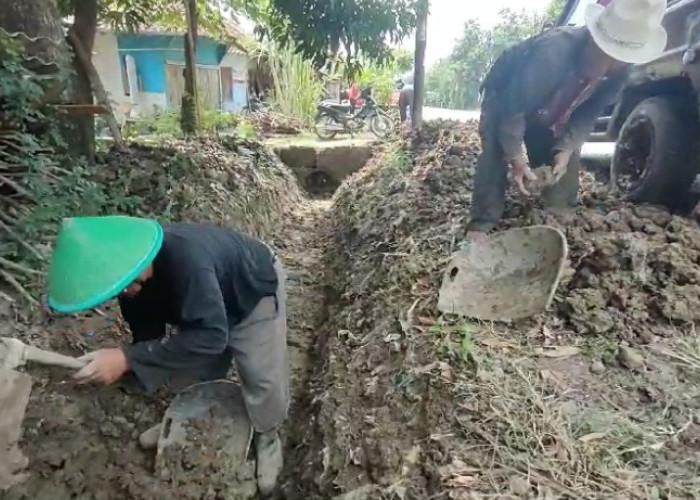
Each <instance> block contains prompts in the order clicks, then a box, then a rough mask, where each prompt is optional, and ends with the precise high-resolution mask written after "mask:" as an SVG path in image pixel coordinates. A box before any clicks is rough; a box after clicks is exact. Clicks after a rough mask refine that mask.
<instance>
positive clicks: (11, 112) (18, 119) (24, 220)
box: [0, 37, 129, 272]
mask: <svg viewBox="0 0 700 500" xmlns="http://www.w3.org/2000/svg"><path fill="white" fill-rule="evenodd" d="M23 62H24V59H23V53H22V50H21V49H20V48H19V46H17V45H15V44H14V43H13V41H12V40H10V39H8V38H6V37H0V94H1V95H2V99H0V123H2V124H3V126H2V129H1V130H0V174H3V175H12V176H13V178H14V179H16V180H15V183H16V184H15V185H14V186H13V188H14V193H13V192H11V191H3V193H2V194H0V212H2V213H3V222H4V223H5V224H11V225H12V226H13V228H14V232H15V234H17V235H18V238H19V239H20V240H19V241H26V240H29V241H39V242H45V241H46V239H47V238H48V237H50V235H51V234H53V231H54V230H55V227H56V225H57V223H58V222H59V221H60V220H61V219H62V218H64V217H68V216H73V215H76V214H83V215H96V214H101V213H109V212H113V211H116V210H120V209H122V208H124V207H125V206H126V205H128V203H129V201H128V199H126V198H125V197H122V196H115V195H111V194H108V190H109V189H110V186H109V185H105V184H102V183H98V182H94V181H91V180H89V177H88V175H87V172H88V170H87V167H86V165H85V164H84V163H83V162H82V161H81V160H78V159H76V158H75V157H72V156H70V155H69V154H68V152H67V150H68V148H67V144H66V143H65V142H64V141H63V139H62V134H61V133H60V132H61V124H62V123H63V122H65V117H64V116H61V115H59V114H57V113H56V112H54V111H52V110H51V108H46V109H44V108H41V107H40V106H38V105H37V103H39V102H40V101H41V99H42V98H43V96H44V85H46V84H47V82H46V80H45V78H44V77H42V76H40V75H38V74H36V73H34V72H33V71H31V70H29V69H27V68H26V66H25V65H24V64H23ZM69 77H70V74H69V73H62V74H59V75H58V76H57V78H59V79H68V78H69ZM51 82H52V83H55V82H56V80H55V79H52V80H51ZM37 130H40V131H41V133H40V134H39V133H36V131H37ZM10 197H12V200H11V201H10ZM18 200H21V201H18ZM18 207H21V209H20V208H18ZM1 239H2V241H3V243H2V244H0V256H2V257H4V258H6V259H10V260H15V261H17V260H20V261H27V262H29V265H30V266H31V265H33V264H36V260H37V254H36V253H31V252H30V253H27V251H26V247H25V246H24V245H22V244H20V243H19V241H18V240H17V238H13V239H6V238H5V234H3V236H2V238H1ZM4 272H8V270H5V271H4Z"/></svg>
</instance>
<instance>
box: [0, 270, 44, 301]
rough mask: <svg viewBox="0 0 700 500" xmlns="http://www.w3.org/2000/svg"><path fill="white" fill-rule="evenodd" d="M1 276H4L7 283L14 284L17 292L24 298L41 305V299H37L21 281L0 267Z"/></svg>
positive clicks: (13, 286)
mask: <svg viewBox="0 0 700 500" xmlns="http://www.w3.org/2000/svg"><path fill="white" fill-rule="evenodd" d="M0 277H2V278H3V279H4V280H5V281H7V283H8V284H9V285H10V286H12V288H14V289H15V290H17V292H19V294H20V295H22V297H24V299H25V300H26V301H27V302H29V303H30V304H31V305H33V306H35V307H39V301H37V300H36V299H35V298H34V297H32V295H31V294H30V293H29V292H28V291H27V290H26V289H25V288H24V287H23V286H22V285H20V283H19V281H17V280H16V279H15V278H14V276H12V275H11V274H10V273H8V272H7V271H3V270H2V269H0Z"/></svg>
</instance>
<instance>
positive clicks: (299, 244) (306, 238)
mask: <svg viewBox="0 0 700 500" xmlns="http://www.w3.org/2000/svg"><path fill="white" fill-rule="evenodd" d="M329 208H330V202H329V201H304V202H303V203H302V204H301V205H300V206H299V207H298V208H297V209H296V210H295V212H294V213H292V214H291V215H290V216H289V223H288V225H287V227H286V228H285V229H284V231H283V233H282V235H281V236H280V238H279V240H278V241H275V245H276V248H277V249H278V251H279V254H280V256H281V258H282V261H283V263H284V266H285V269H286V271H287V321H288V327H289V330H288V337H287V345H288V347H289V358H290V359H289V361H290V368H291V377H292V408H291V418H290V420H293V419H294V416H295V415H298V414H299V413H300V412H303V408H299V406H300V402H301V401H302V400H303V397H304V394H305V393H306V381H307V377H308V375H309V373H308V372H309V369H310V366H309V365H310V361H309V359H310V355H311V351H312V349H313V345H314V342H315V340H316V333H317V331H318V326H319V324H320V323H321V322H322V321H323V319H324V318H323V312H324V305H325V292H324V271H323V256H324V253H325V250H326V246H327V238H328V231H327V229H326V215H327V212H328V209H329Z"/></svg>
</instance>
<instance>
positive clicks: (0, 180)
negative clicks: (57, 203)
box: [0, 174, 32, 198]
mask: <svg viewBox="0 0 700 500" xmlns="http://www.w3.org/2000/svg"><path fill="white" fill-rule="evenodd" d="M0 184H5V185H7V186H10V187H11V188H12V189H14V190H15V191H17V193H19V194H21V195H22V196H26V197H27V198H31V197H32V195H31V193H30V192H29V191H27V190H26V189H24V188H23V187H22V186H20V185H19V184H17V183H16V182H15V181H13V180H11V179H8V178H7V176H6V175H2V174H0Z"/></svg>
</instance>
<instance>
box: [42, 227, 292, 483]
mask: <svg viewBox="0 0 700 500" xmlns="http://www.w3.org/2000/svg"><path fill="white" fill-rule="evenodd" d="M284 279H285V276H284V271H283V269H282V266H281V264H280V262H279V260H278V259H277V258H276V257H275V255H274V253H273V252H272V251H271V250H270V248H269V247H267V246H266V245H265V244H264V243H262V242H260V241H257V240H254V239H252V238H249V237H246V236H244V235H242V234H240V233H238V232H236V231H231V230H226V229H221V228H218V227H214V226H208V225H200V224H173V225H169V226H166V227H165V228H162V227H161V226H160V225H159V224H158V222H156V221H154V220H147V219H137V218H131V217H118V216H117V217H89V218H74V219H67V220H65V221H64V222H63V225H62V226H61V229H60V232H59V235H58V240H57V243H56V248H55V250H54V254H53V258H52V262H51V270H50V277H49V305H50V306H51V307H52V308H54V309H56V310H58V311H59V312H65V313H70V312H76V311H81V310H86V309H90V308H92V307H95V306H97V305H99V304H100V303H102V302H104V301H106V300H109V299H111V298H113V297H115V296H118V297H119V305H120V307H121V310H122V314H123V316H124V318H125V319H126V321H127V322H128V323H129V327H130V328H131V332H132V335H133V344H132V345H130V346H126V347H124V348H116V349H100V350H98V351H95V352H92V353H89V354H88V355H86V356H85V358H87V359H88V360H89V364H88V365H87V366H86V367H85V368H84V369H82V370H81V371H80V372H78V373H77V374H76V375H75V378H76V379H77V380H78V381H79V382H84V383H87V382H92V383H101V384H111V383H113V382H115V381H117V380H119V379H120V378H121V377H122V376H123V375H125V374H126V373H127V372H130V373H131V374H133V378H135V379H136V381H137V382H138V383H139V385H140V386H141V388H142V389H143V391H144V392H146V393H152V392H153V391H155V390H156V389H158V388H159V387H161V386H165V385H171V386H175V385H177V383H178V380H180V381H182V377H185V379H186V380H191V381H204V380H215V379H222V378H226V376H227V373H228V371H229V368H230V367H231V364H232V362H235V364H236V367H237V369H238V374H239V376H240V380H241V388H242V392H243V397H244V400H245V403H246V407H247V410H248V414H249V417H250V419H251V422H252V424H253V427H254V429H255V437H254V443H255V449H256V452H257V477H258V487H259V489H260V491H261V493H263V494H269V493H271V492H272V491H273V490H274V487H275V485H276V481H277V476H278V474H279V472H280V470H281V468H282V445H281V442H280V439H279V435H278V431H277V429H278V427H279V426H280V424H281V423H282V422H283V421H284V420H285V418H286V416H287V410H288V406H289V368H288V358H287V345H286V332H287V330H286V328H287V325H286V312H285V300H286V296H285V289H284ZM166 325H171V326H173V327H175V329H176V331H175V333H174V334H171V335H170V336H169V337H168V338H167V339H166Z"/></svg>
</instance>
